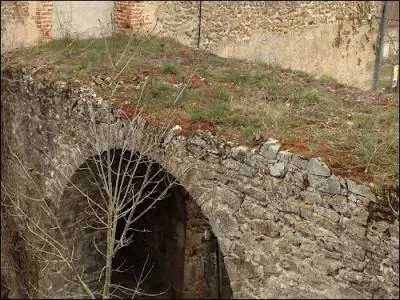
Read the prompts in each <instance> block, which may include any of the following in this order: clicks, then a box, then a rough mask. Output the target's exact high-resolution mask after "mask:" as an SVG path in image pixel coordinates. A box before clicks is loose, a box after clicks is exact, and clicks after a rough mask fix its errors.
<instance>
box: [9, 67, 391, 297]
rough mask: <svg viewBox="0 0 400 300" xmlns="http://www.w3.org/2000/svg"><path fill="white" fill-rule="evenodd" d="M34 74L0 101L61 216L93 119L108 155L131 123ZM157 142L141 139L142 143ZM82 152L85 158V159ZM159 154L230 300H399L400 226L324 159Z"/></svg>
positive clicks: (252, 153) (183, 148)
mask: <svg viewBox="0 0 400 300" xmlns="http://www.w3.org/2000/svg"><path fill="white" fill-rule="evenodd" d="M29 74H30V71H29V70H26V74H21V73H15V74H8V76H9V77H11V79H14V80H8V81H7V82H5V84H4V87H5V88H3V91H2V101H4V104H3V105H4V106H6V107H7V116H5V117H6V118H5V124H6V128H4V129H3V130H5V131H6V133H7V137H8V138H9V139H10V140H11V145H13V146H14V147H15V149H16V150H15V151H17V153H18V154H19V156H20V158H21V160H22V161H23V162H26V163H27V164H28V165H29V167H30V168H32V170H33V172H35V171H36V170H37V171H38V172H42V176H41V177H40V178H42V179H40V180H38V183H39V184H40V186H41V187H43V189H44V190H45V192H46V195H48V198H49V199H53V201H54V202H55V203H56V204H57V205H60V204H59V199H60V197H61V194H62V192H63V190H64V188H65V186H66V180H65V179H63V177H62V176H60V175H59V174H60V173H61V171H62V173H63V174H64V175H66V176H67V178H68V177H71V176H72V175H73V174H74V172H75V170H76V168H77V166H79V165H81V164H82V163H83V161H84V160H85V159H86V158H87V157H89V156H90V151H89V150H88V149H86V143H87V137H86V135H85V134H86V132H87V128H88V127H87V126H88V122H89V120H88V109H89V107H92V108H93V109H94V111H95V112H96V115H97V116H98V118H99V122H100V123H101V119H102V118H106V117H107V116H109V117H111V118H114V120H115V123H113V124H114V125H113V127H112V130H111V132H113V137H114V136H115V140H114V142H113V144H112V145H111V147H118V145H121V143H123V140H120V138H118V136H121V135H120V134H118V132H120V130H121V128H123V126H124V122H123V121H122V120H118V118H117V117H116V116H115V115H113V114H111V115H110V111H109V109H108V108H107V107H108V105H107V103H105V102H104V101H102V99H101V98H100V97H99V96H97V95H95V93H94V92H93V91H92V90H91V89H90V88H88V87H79V88H78V87H75V88H74V87H72V86H71V85H70V84H67V83H63V82H53V83H48V82H39V81H37V80H35V79H34V78H33V77H32V76H31V75H29ZM2 84H3V82H2ZM88 103H91V104H92V105H91V106H88ZM22 108H23V109H22ZM151 130H153V129H152V128H151V126H148V127H143V128H142V129H138V132H137V134H136V135H135V139H141V138H143V137H145V136H147V135H146V134H148V132H149V131H150V132H151ZM114 133H115V134H114ZM135 139H134V140H132V142H130V143H131V144H130V145H132V147H134V146H133V145H138V143H137V141H136V142H135ZM101 140H103V139H102V138H100V141H101ZM161 146H162V147H161ZM76 147H79V148H80V149H81V151H82V153H84V154H85V153H86V154H85V155H87V157H81V158H79V156H78V155H77V152H76V151H75V150H74V149H76ZM104 147H105V150H107V147H110V145H108V146H107V145H104ZM160 147H161V149H163V150H162V151H160V154H158V155H157V156H154V157H151V158H152V159H154V160H155V161H157V162H158V163H160V164H161V165H162V166H163V168H165V170H166V171H167V172H169V173H170V174H172V175H173V176H175V177H176V178H177V179H178V180H179V182H180V183H181V184H182V186H183V187H184V188H185V190H186V191H187V192H188V193H189V194H190V196H191V197H192V198H193V199H194V201H195V202H196V204H197V205H198V206H199V207H200V209H201V212H202V214H204V216H205V217H206V218H207V220H208V222H209V224H210V226H211V229H212V232H213V233H214V234H215V236H216V237H217V239H218V243H219V245H220V250H221V254H222V256H223V260H224V263H225V265H226V269H227V273H228V276H229V281H230V284H231V288H232V292H233V297H234V298H240V297H251V298H253V297H254V298H276V297H280V298H289V297H291V298H333V297H334V298H398V297H399V254H398V247H399V222H398V217H396V216H395V215H394V214H393V211H392V210H391V208H390V207H389V204H388V202H387V200H386V199H385V200H383V199H382V197H378V196H376V195H373V194H372V193H371V192H370V191H369V189H368V188H367V187H365V186H363V185H359V184H357V183H355V182H353V181H351V180H348V179H345V178H341V177H339V176H336V175H335V174H333V173H332V172H331V171H330V170H329V168H327V167H326V165H324V163H322V162H321V161H320V160H318V159H317V158H313V159H310V160H307V159H304V158H302V157H300V156H298V155H296V154H294V153H289V152H286V151H282V150H281V149H280V145H279V142H278V141H274V140H270V141H268V142H266V143H265V144H263V145H262V146H261V147H260V148H255V149H248V148H246V147H243V146H239V145H234V144H232V143H230V142H228V141H224V140H221V139H220V138H217V137H215V136H212V135H211V134H210V133H207V132H201V131H198V132H195V133H193V135H191V136H189V137H184V136H181V135H180V134H179V130H178V131H174V132H171V134H170V135H169V137H168V138H166V139H165V142H164V144H163V145H160ZM132 150H133V151H140V150H138V149H132ZM85 155H84V156H85ZM48 157H51V159H48ZM8 164H9V165H11V166H12V165H13V164H15V165H16V164H17V163H16V162H15V161H12V160H9V161H8ZM7 170H8V171H7V172H6V173H5V174H3V180H4V182H5V183H6V184H9V185H17V186H18V187H19V188H21V189H22V187H23V186H24V185H26V183H25V182H21V181H19V180H18V177H16V175H18V174H15V173H14V172H15V171H14V170H13V169H7ZM183 170H186V172H183ZM13 175H14V177H13ZM30 205H34V203H30ZM32 211H33V212H34V211H35V209H34V207H32ZM82 242H84V241H82ZM44 283H45V282H41V284H44Z"/></svg>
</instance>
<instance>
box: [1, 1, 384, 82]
mask: <svg viewBox="0 0 400 300" xmlns="http://www.w3.org/2000/svg"><path fill="white" fill-rule="evenodd" d="M4 2H5V3H6V4H4V5H3V4H2V15H3V14H4V17H3V18H2V32H3V31H4V32H5V34H4V37H2V45H3V44H4V45H6V47H7V48H10V49H12V48H16V47H22V46H32V45H36V44H37V43H38V42H39V41H46V40H49V39H51V38H60V37H65V36H69V35H72V36H80V37H90V36H95V37H99V36H101V33H102V32H104V33H105V34H106V35H109V34H111V32H112V31H113V30H115V31H116V32H124V33H129V32H132V31H133V32H135V31H137V30H139V31H140V30H142V31H150V30H153V31H152V33H153V34H160V35H162V36H167V37H173V38H175V39H177V40H178V41H180V42H181V43H183V44H185V45H189V46H192V47H197V46H198V45H199V46H200V48H201V49H206V50H210V51H212V52H214V53H216V54H218V55H220V56H224V57H236V58H244V59H249V60H259V61H262V62H266V63H272V64H278V65H280V66H282V67H284V68H290V69H295V70H296V69H299V70H303V71H306V72H308V73H311V74H314V75H316V76H322V75H328V76H331V77H334V78H336V79H337V80H339V81H340V82H342V83H346V84H350V85H353V86H357V87H360V88H363V89H370V88H371V87H372V80H373V68H374V62H375V45H376V40H377V34H378V27H379V20H380V19H379V18H375V17H372V19H369V16H378V17H380V15H381V9H382V3H381V2H380V1H201V7H202V9H201V21H200V17H199V15H200V2H199V1H156V2H155V1H94V2H90V1H81V2H76V1H21V2H19V3H15V1H4ZM53 2H54V3H53ZM2 3H3V2H2ZM21 18H22V19H21ZM112 18H113V21H112ZM3 19H4V20H3ZM98 19H100V20H101V22H102V24H103V25H104V28H103V29H102V28H101V26H100V24H99V22H98ZM21 20H22V21H21ZM200 22H201V24H200ZM113 27H114V28H113ZM199 27H200V35H199ZM3 29H4V30H3ZM2 36H3V35H2Z"/></svg>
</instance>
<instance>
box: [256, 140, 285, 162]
mask: <svg viewBox="0 0 400 300" xmlns="http://www.w3.org/2000/svg"><path fill="white" fill-rule="evenodd" d="M280 147H281V145H280V144H279V142H278V141H277V140H273V139H271V140H269V141H267V142H265V143H264V144H263V145H262V146H261V149H260V154H261V155H262V156H264V157H265V158H266V159H276V157H277V156H278V152H279V149H280Z"/></svg>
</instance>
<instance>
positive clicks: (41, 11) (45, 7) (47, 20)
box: [35, 1, 53, 42]
mask: <svg viewBox="0 0 400 300" xmlns="http://www.w3.org/2000/svg"><path fill="white" fill-rule="evenodd" d="M52 17H53V1H40V2H39V3H38V4H37V8H36V19H35V21H36V24H37V26H38V28H39V29H40V32H41V33H42V42H46V41H49V40H51V34H50V33H51V26H52Z"/></svg>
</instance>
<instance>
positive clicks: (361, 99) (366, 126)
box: [12, 36, 399, 188]
mask: <svg viewBox="0 0 400 300" xmlns="http://www.w3.org/2000/svg"><path fill="white" fill-rule="evenodd" d="M13 58H14V59H16V60H12V61H13V62H15V61H17V64H22V65H29V66H35V67H40V69H39V70H37V71H36V75H35V76H39V77H43V78H47V79H57V80H66V81H71V82H76V81H79V82H78V83H79V84H84V83H90V84H92V85H94V87H95V89H96V90H97V91H98V93H99V94H100V95H101V96H102V97H103V98H104V99H108V100H109V101H112V103H114V104H115V105H120V104H122V103H132V105H139V106H141V107H144V108H145V110H146V111H147V112H149V113H150V114H151V120H152V121H154V122H163V121H164V120H168V121H169V120H170V118H171V116H172V117H173V118H174V122H175V124H180V125H181V126H182V127H183V129H184V132H190V131H192V130H194V129H197V128H200V129H208V130H210V131H212V132H213V133H214V134H216V135H219V136H223V137H225V138H226V139H228V140H231V141H235V142H238V143H242V144H247V145H249V146H256V145H257V144H259V143H261V142H263V141H265V140H266V139H267V138H276V139H278V140H280V141H281V143H282V144H283V147H284V148H285V149H287V150H289V151H293V152H296V153H299V154H302V155H304V156H306V157H311V156H313V157H315V156H320V157H321V158H322V159H323V160H324V161H325V162H326V163H327V164H328V165H329V166H330V167H331V168H332V169H333V171H334V172H335V174H338V175H342V176H346V177H349V178H353V179H354V180H356V181H359V182H363V183H365V184H369V185H370V186H372V187H373V188H374V187H375V188H376V187H379V188H381V187H383V186H385V185H398V183H397V182H398V177H399V111H398V95H387V94H383V93H372V92H364V91H361V90H358V89H356V88H351V87H348V86H345V85H342V84H339V83H338V82H336V81H335V80H333V79H332V78H329V77H321V78H316V77H314V76H312V75H309V74H307V73H304V72H302V71H291V70H283V69H280V68H279V67H277V66H272V65H268V64H265V63H260V62H246V61H243V60H238V59H224V58H220V57H217V56H215V55H213V54H210V53H207V52H204V51H199V50H195V49H191V48H188V47H185V46H183V45H181V44H179V43H177V42H174V41H173V40H170V39H166V38H148V37H144V36H131V37H127V36H114V37H111V38H107V39H106V40H105V39H94V40H58V41H53V42H51V43H49V44H46V45H43V46H42V47H40V48H35V49H24V50H21V51H19V52H18V53H14V54H13ZM121 71H122V72H121ZM125 105H126V104H125ZM172 111H176V113H174V114H173V113H172Z"/></svg>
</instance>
